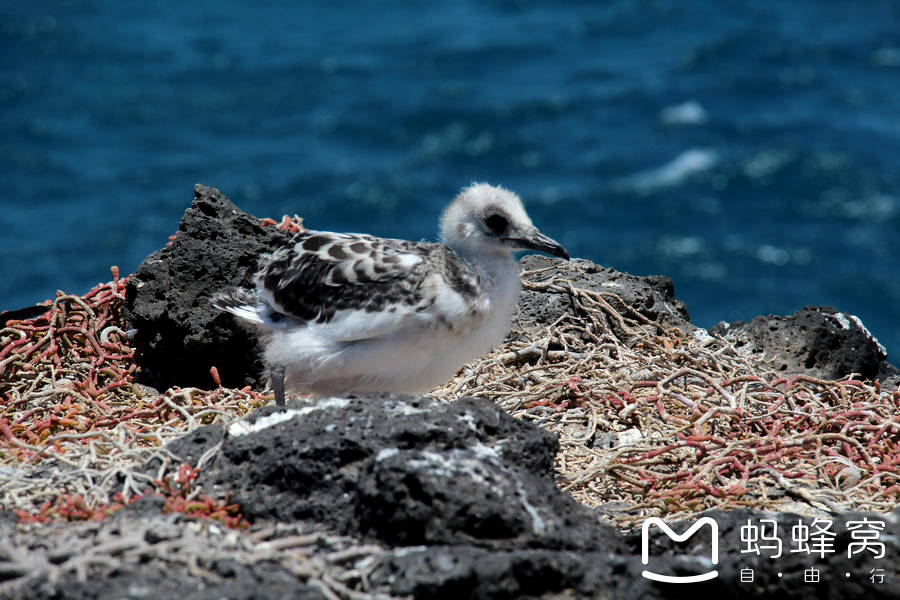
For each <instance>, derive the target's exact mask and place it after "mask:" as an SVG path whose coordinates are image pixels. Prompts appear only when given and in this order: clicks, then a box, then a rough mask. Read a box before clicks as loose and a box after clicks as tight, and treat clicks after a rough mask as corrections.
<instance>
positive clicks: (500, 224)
mask: <svg viewBox="0 0 900 600" xmlns="http://www.w3.org/2000/svg"><path fill="white" fill-rule="evenodd" d="M484 224H485V225H487V228H488V229H489V230H490V232H491V233H493V234H494V235H500V234H501V233H503V232H504V231H506V228H507V227H509V221H507V220H506V217H504V216H502V215H491V216H489V217H488V218H487V219H485V220H484Z"/></svg>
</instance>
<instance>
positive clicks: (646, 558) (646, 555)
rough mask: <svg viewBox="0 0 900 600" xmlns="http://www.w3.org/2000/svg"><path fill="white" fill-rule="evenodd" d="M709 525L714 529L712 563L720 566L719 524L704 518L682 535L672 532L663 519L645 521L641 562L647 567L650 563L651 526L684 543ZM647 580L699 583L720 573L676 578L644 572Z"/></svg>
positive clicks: (642, 532) (654, 518)
mask: <svg viewBox="0 0 900 600" xmlns="http://www.w3.org/2000/svg"><path fill="white" fill-rule="evenodd" d="M707 523H708V524H709V526H710V527H712V562H713V564H714V565H717V564H719V524H718V523H716V522H715V521H714V520H713V519H712V518H711V517H702V518H701V519H700V520H699V521H697V522H696V523H694V524H693V525H691V527H690V529H688V530H687V531H685V532H684V534H682V535H678V534H677V533H675V532H674V531H672V530H671V529H670V528H669V526H668V525H666V524H665V523H663V521H662V519H659V518H657V517H650V518H649V519H647V520H646V521H644V525H643V526H642V527H641V562H643V563H644V564H645V565H646V564H647V563H648V562H650V542H649V540H648V539H647V530H648V529H650V526H651V525H658V526H659V528H660V529H662V530H663V533H665V534H666V535H667V536H669V537H670V538H672V539H673V540H675V541H676V542H683V541H684V540H686V539H688V538H689V537H691V536H692V535H694V533H695V532H696V531H697V530H698V529H700V528H701V527H703V525H705V524H707ZM641 575H643V576H644V577H646V578H647V579H652V580H653V581H662V582H665V583H697V582H698V581H708V580H710V579H712V578H714V577H718V576H719V572H718V571H710V572H709V573H703V574H701V575H685V576H683V577H676V576H674V575H659V574H658V573H651V572H650V571H644V572H642V573H641Z"/></svg>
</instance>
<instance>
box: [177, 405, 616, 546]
mask: <svg viewBox="0 0 900 600" xmlns="http://www.w3.org/2000/svg"><path fill="white" fill-rule="evenodd" d="M209 429H212V433H211V434H210V433H207V431H206V430H209ZM221 431H222V430H221V429H220V428H215V427H207V428H201V429H198V430H197V431H195V432H194V433H192V434H190V435H188V436H186V437H185V438H182V439H181V440H178V441H177V442H175V443H174V445H171V446H170V447H169V448H167V450H169V451H170V452H172V453H173V454H175V455H178V456H179V457H181V458H188V457H193V458H195V459H196V458H199V454H201V453H202V451H205V450H204V449H206V448H208V447H209V446H210V444H212V443H215V442H216V440H217V439H218V438H219V436H220V435H221V433H220V432H221ZM243 431H247V433H242V432H243ZM191 438H202V439H201V440H200V441H199V442H197V443H194V442H192V441H191ZM558 447H559V446H558V442H557V440H556V437H555V436H554V435H552V434H550V433H548V432H546V431H544V430H542V429H540V428H537V427H534V426H532V425H529V424H526V423H524V422H522V421H518V420H516V419H513V418H512V417H510V416H509V415H508V414H507V413H506V412H505V411H504V410H503V409H501V408H499V407H497V406H495V405H494V404H492V403H490V402H488V401H486V400H480V399H472V398H462V399H460V400H458V401H456V402H454V403H453V404H444V403H440V402H436V401H434V400H429V399H427V398H421V397H420V398H416V397H410V396H392V395H387V394H384V395H374V396H369V397H366V398H346V399H342V398H326V399H320V400H315V401H311V403H309V404H301V403H299V402H297V403H290V404H289V405H288V406H287V407H284V408H275V407H266V408H263V409H260V410H258V411H256V412H254V413H253V414H252V415H250V416H249V417H248V418H246V419H245V420H243V421H240V422H238V424H236V425H232V426H231V427H230V428H229V430H228V433H226V434H225V436H224V439H223V442H222V447H221V450H220V452H219V453H218V455H217V456H216V457H215V458H214V460H213V461H212V462H211V463H210V464H208V465H207V466H206V467H205V468H204V469H203V472H202V473H201V475H200V477H199V478H198V480H197V483H198V485H202V486H203V487H204V489H207V490H217V491H219V492H231V499H232V501H233V502H237V503H238V504H239V505H240V506H241V510H242V512H243V514H244V516H245V517H246V518H247V519H248V520H250V521H251V522H265V521H269V520H276V521H286V522H291V521H298V520H304V521H315V522H318V523H322V524H324V525H326V526H327V527H329V528H330V529H332V530H333V531H335V532H337V533H340V534H343V535H352V536H355V537H360V538H365V539H371V540H373V541H376V542H379V543H383V544H387V545H391V546H394V545H416V544H474V545H479V546H484V547H494V548H515V547H523V546H524V547H547V548H554V549H571V550H576V549H598V548H600V547H609V546H614V545H616V543H617V542H616V540H618V534H617V533H616V532H615V531H614V530H612V529H611V528H609V527H607V526H605V525H601V524H600V523H599V521H598V519H597V517H596V515H594V513H592V511H590V510H588V509H586V508H585V507H584V506H582V505H580V504H578V503H577V502H575V501H574V500H573V499H572V498H571V497H570V496H569V495H568V494H564V493H562V492H560V491H559V490H558V489H557V488H556V486H555V485H554V482H553V460H554V457H555V455H556V452H557V450H558Z"/></svg>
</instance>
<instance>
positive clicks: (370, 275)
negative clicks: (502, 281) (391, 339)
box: [257, 231, 448, 341]
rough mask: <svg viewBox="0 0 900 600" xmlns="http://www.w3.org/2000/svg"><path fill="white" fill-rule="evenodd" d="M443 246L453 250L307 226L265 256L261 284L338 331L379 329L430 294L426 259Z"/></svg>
mask: <svg viewBox="0 0 900 600" xmlns="http://www.w3.org/2000/svg"><path fill="white" fill-rule="evenodd" d="M441 251H443V252H445V253H447V252H448V251H447V250H446V249H445V248H444V247H443V246H441V245H440V244H433V243H414V242H407V241H404V240H391V239H381V238H375V237H372V236H367V235H359V234H347V233H328V232H319V231H304V232H301V233H299V234H298V235H297V236H296V237H295V238H294V239H293V240H292V243H291V245H289V246H286V247H285V248H282V249H281V250H279V251H277V252H275V253H274V254H272V255H271V256H269V257H268V258H267V259H265V260H264V261H263V264H262V265H261V268H260V272H259V273H258V274H257V287H258V288H259V291H260V293H261V294H262V296H263V297H264V298H265V299H266V301H267V302H268V303H269V304H270V305H271V306H272V308H273V309H275V310H276V311H278V312H280V313H283V314H285V315H288V316H291V317H294V318H296V319H299V320H302V321H306V322H307V323H308V324H309V325H313V324H316V323H317V324H324V323H329V324H330V327H328V328H327V331H328V332H329V333H328V335H329V337H333V339H334V338H337V339H338V340H345V341H346V340H350V339H363V338H367V337H375V336H377V335H384V334H386V333H388V332H390V331H392V330H394V329H397V328H400V327H402V326H403V325H404V323H406V322H407V321H408V318H409V317H410V316H411V315H413V314H414V313H415V312H416V309H417V307H418V306H419V305H420V304H421V303H422V301H423V298H424V297H425V296H426V290H425V289H424V286H423V282H424V281H425V279H426V278H427V276H428V272H427V271H428V269H427V268H426V267H427V265H426V264H425V261H426V259H427V258H428V257H429V256H430V255H432V254H433V253H435V252H441ZM325 330H326V328H322V331H323V333H324V331H325ZM336 341H337V340H336Z"/></svg>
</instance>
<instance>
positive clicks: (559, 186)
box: [0, 0, 900, 363]
mask: <svg viewBox="0 0 900 600" xmlns="http://www.w3.org/2000/svg"><path fill="white" fill-rule="evenodd" d="M898 166H900V4H898V3H897V2H895V1H893V0H860V1H857V2H853V1H850V0H795V1H793V2H783V1H782V0H753V1H749V0H737V1H732V2H720V1H718V0H631V1H626V0H612V1H609V2H604V3H597V2H579V1H567V2H560V1H552V2H551V1H548V0H544V1H537V0H535V1H530V0H522V1H515V0H494V1H488V2H485V1H473V0H460V1H458V2H454V3H433V2H425V1H421V0H382V1H377V2H376V1H370V2H346V1H341V0H331V1H325V0H323V1H320V2H305V3H296V2H284V1H277V0H256V1H255V2H248V1H227V0H218V1H216V2H212V1H209V0H194V1H193V2H174V1H172V0H162V1H159V2H152V3H134V2H119V1H117V0H29V1H28V2H18V3H13V2H6V3H3V5H2V6H0V209H2V210H0V240H2V243H0V310H6V309H14V308H19V307H22V306H26V305H30V304H33V303H35V302H39V301H42V300H44V299H48V298H52V297H53V296H54V294H55V292H56V290H57V289H62V290H65V291H67V292H71V293H84V292H86V291H87V290H88V289H90V288H91V287H92V286H93V285H95V284H96V283H98V282H101V281H108V280H109V278H110V276H109V267H110V266H111V265H118V266H119V267H120V269H121V270H122V272H123V273H130V272H133V271H134V270H135V268H136V267H137V265H138V264H139V263H140V261H141V260H142V259H143V258H144V257H145V256H146V255H147V254H149V253H150V252H152V251H154V250H156V249H158V248H160V247H162V246H163V245H164V244H165V243H166V242H167V239H168V236H169V235H171V234H172V233H174V231H175V230H176V229H177V227H178V221H179V219H180V218H181V215H182V214H183V212H184V210H185V209H186V208H187V207H188V206H189V205H190V202H191V199H192V197H193V185H194V184H195V183H203V184H204V185H209V186H213V187H216V188H219V189H220V190H221V191H222V192H223V193H225V194H226V195H227V196H229V197H230V198H231V199H232V200H233V201H235V202H236V203H237V204H238V205H239V206H240V207H241V208H243V209H244V210H246V211H247V212H250V213H253V214H256V215H258V216H271V217H275V218H278V217H280V216H281V215H283V214H290V215H293V214H299V215H300V216H302V217H304V218H305V219H306V224H307V225H308V226H309V227H311V228H317V229H326V230H338V231H358V232H367V233H373V234H376V235H380V236H389V237H404V238H411V239H423V238H427V239H434V235H435V229H436V222H437V217H438V215H439V213H440V210H441V208H442V207H443V206H444V205H445V204H446V203H447V202H448V201H449V200H450V199H451V198H452V197H453V196H454V194H455V193H456V192H457V191H458V190H459V189H460V188H461V187H463V186H465V185H467V184H469V183H470V182H472V181H486V182H489V183H493V184H502V185H504V186H506V187H509V188H511V189H513V190H515V191H516V192H518V193H519V194H520V195H521V196H522V197H523V199H524V200H525V202H526V205H527V208H528V210H529V212H530V214H531V216H532V218H533V220H534V222H535V223H536V224H537V225H538V226H539V227H540V228H541V230H542V231H543V232H545V233H546V234H548V235H550V236H552V237H554V238H556V239H557V240H559V241H561V242H563V243H564V244H565V245H566V246H567V247H568V249H569V250H570V252H571V253H572V254H573V255H574V256H580V257H584V258H589V259H591V260H594V261H596V262H598V263H600V264H602V265H604V266H609V267H614V268H616V269H618V270H621V271H626V272H629V273H633V274H636V275H650V274H663V275H667V276H669V277H671V278H672V279H673V280H674V282H675V291H676V295H677V297H679V298H680V299H682V300H684V301H685V302H686V303H687V305H688V309H689V310H690V313H691V316H692V319H693V321H694V322H695V323H697V324H698V325H700V326H705V327H709V326H712V325H713V324H715V323H716V322H717V321H719V320H726V321H733V320H738V319H741V320H747V319H750V318H752V317H754V316H756V315H759V314H768V313H774V314H789V313H792V312H794V311H795V310H797V309H799V308H802V307H803V306H805V305H809V304H813V305H819V304H830V305H832V306H834V307H836V308H838V309H840V310H844V311H849V312H850V313H852V314H855V315H857V316H859V317H860V318H861V319H862V320H863V322H864V323H865V324H866V325H867V327H868V328H869V329H870V330H871V331H872V332H873V333H874V334H875V336H876V337H878V339H879V341H881V342H882V344H883V345H885V346H886V347H887V348H888V351H889V359H891V360H893V362H895V363H896V362H898V356H900V278H898V277H900V264H898V259H900V238H898V231H900V168H898Z"/></svg>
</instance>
